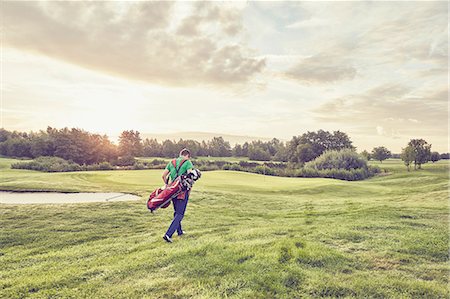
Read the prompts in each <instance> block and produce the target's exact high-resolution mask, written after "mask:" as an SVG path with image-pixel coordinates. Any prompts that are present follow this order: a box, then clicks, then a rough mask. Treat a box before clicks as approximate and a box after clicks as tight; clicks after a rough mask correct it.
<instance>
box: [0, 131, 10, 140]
mask: <svg viewBox="0 0 450 299" xmlns="http://www.w3.org/2000/svg"><path fill="white" fill-rule="evenodd" d="M9 138H11V132H9V131H7V130H5V129H3V128H1V129H0V142H4V141H6V140H8V139H9Z"/></svg>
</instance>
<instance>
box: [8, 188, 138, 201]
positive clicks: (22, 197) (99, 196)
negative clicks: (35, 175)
mask: <svg viewBox="0 0 450 299" xmlns="http://www.w3.org/2000/svg"><path fill="white" fill-rule="evenodd" d="M138 199H141V197H140V196H136V195H132V194H127V193H87V192H86V193H60V192H4V191H0V203H2V204H65V203H86V202H114V201H126V200H138Z"/></svg>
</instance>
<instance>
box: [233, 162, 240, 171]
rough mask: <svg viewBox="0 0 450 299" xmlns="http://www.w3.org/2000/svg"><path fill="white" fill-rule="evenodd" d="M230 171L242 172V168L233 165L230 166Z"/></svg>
mask: <svg viewBox="0 0 450 299" xmlns="http://www.w3.org/2000/svg"><path fill="white" fill-rule="evenodd" d="M230 170H234V171H241V170H242V168H241V166H239V164H235V163H233V164H231V166H230Z"/></svg>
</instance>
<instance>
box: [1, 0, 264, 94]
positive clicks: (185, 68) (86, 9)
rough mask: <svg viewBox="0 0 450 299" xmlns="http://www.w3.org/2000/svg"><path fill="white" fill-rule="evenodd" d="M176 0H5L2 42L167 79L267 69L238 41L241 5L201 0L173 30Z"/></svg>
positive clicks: (183, 82) (225, 78)
mask: <svg viewBox="0 0 450 299" xmlns="http://www.w3.org/2000/svg"><path fill="white" fill-rule="evenodd" d="M174 5H176V4H174V3H173V2H169V1H158V2H153V1H151V2H150V1H149V2H58V1H52V2H5V3H4V4H3V13H2V15H3V17H4V21H3V22H4V24H5V29H4V32H5V33H4V45H5V46H10V47H14V48H17V49H21V50H25V51H31V52H37V53H39V54H42V55H46V56H49V57H52V58H57V59H60V60H64V61H67V62H70V63H73V64H76V65H80V66H83V67H85V68H89V69H94V70H97V71H101V72H104V73H109V74H113V75H116V76H121V77H125V78H128V79H133V80H139V81H145V82H149V83H156V84H162V85H170V86H189V85H213V86H229V85H245V84H246V83H248V82H250V81H252V80H253V78H254V77H255V76H256V75H257V74H258V73H260V72H262V71H263V69H264V67H265V60H264V59H261V58H255V57H256V55H255V53H253V51H252V50H251V49H248V48H247V47H246V46H245V45H243V44H242V43H240V40H239V33H240V30H241V25H240V18H241V15H240V13H239V11H238V10H236V9H234V8H232V7H231V8H223V9H222V7H221V9H219V8H218V6H217V5H215V4H210V3H199V4H196V8H199V9H200V11H201V16H200V17H195V14H196V13H197V11H196V10H195V9H194V10H193V11H192V14H191V15H188V16H186V17H185V18H184V19H183V20H182V21H181V22H180V25H179V26H178V28H177V30H175V31H173V30H171V24H172V23H173V22H174V20H172V16H173V10H174ZM212 26H215V27H214V28H216V29H215V30H214V31H213V32H211V31H208V30H210V29H211V28H212ZM224 36H225V37H226V38H224Z"/></svg>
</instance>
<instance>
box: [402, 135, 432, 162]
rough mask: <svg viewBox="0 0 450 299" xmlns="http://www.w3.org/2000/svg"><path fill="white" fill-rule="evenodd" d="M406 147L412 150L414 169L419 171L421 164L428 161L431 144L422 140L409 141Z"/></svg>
mask: <svg viewBox="0 0 450 299" xmlns="http://www.w3.org/2000/svg"><path fill="white" fill-rule="evenodd" d="M408 145H409V146H411V147H412V148H413V149H414V153H415V155H414V169H417V168H418V169H421V168H422V164H423V163H427V162H428V161H429V160H430V155H431V144H428V142H426V141H425V140H423V139H411V140H410V141H409V142H408Z"/></svg>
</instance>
